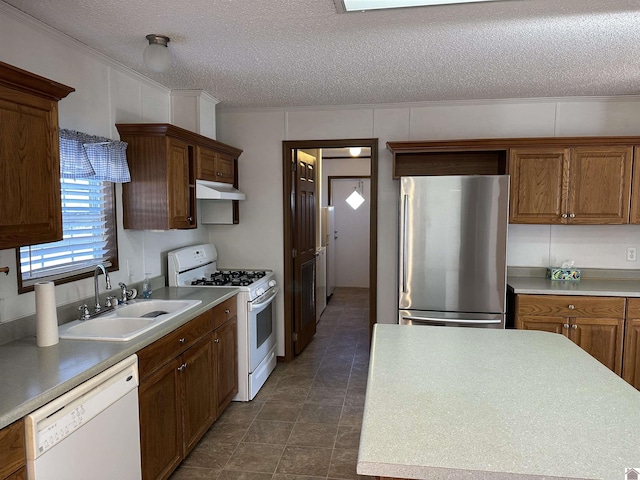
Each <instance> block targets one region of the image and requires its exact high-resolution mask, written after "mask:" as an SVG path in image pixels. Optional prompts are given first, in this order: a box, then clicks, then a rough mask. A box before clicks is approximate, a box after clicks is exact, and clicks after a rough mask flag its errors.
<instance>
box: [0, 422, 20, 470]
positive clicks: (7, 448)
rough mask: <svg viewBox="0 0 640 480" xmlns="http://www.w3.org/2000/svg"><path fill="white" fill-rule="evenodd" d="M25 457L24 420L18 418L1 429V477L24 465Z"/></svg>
mask: <svg viewBox="0 0 640 480" xmlns="http://www.w3.org/2000/svg"><path fill="white" fill-rule="evenodd" d="M25 459H26V456H25V449H24V421H22V420H17V421H16V422H13V423H12V424H11V425H8V426H6V427H5V428H3V429H2V430H0V478H5V477H7V476H8V475H10V474H11V473H12V472H14V471H15V470H17V469H18V468H20V466H22V465H24V464H25V461H26V460H25ZM10 478H11V477H10Z"/></svg>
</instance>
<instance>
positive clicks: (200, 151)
mask: <svg viewBox="0 0 640 480" xmlns="http://www.w3.org/2000/svg"><path fill="white" fill-rule="evenodd" d="M217 157H218V154H217V153H216V152H215V151H213V150H211V149H209V148H204V147H196V165H197V167H196V171H197V175H196V178H198V179H200V180H209V181H211V182H216V181H219V180H218V179H217V178H216V159H217Z"/></svg>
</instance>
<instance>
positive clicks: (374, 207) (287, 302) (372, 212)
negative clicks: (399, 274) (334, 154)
mask: <svg viewBox="0 0 640 480" xmlns="http://www.w3.org/2000/svg"><path fill="white" fill-rule="evenodd" d="M346 147H366V148H370V149H371V155H370V158H369V165H370V177H371V204H370V205H369V337H370V338H371V332H372V330H373V325H374V324H375V323H376V318H377V289H378V139H377V138H359V139H340V140H284V141H283V142H282V179H283V189H282V190H283V192H282V198H283V220H284V222H283V236H284V242H283V243H284V288H283V290H284V356H283V357H281V359H282V360H284V361H285V362H290V361H291V360H293V358H294V353H293V352H294V345H293V326H294V325H293V309H294V303H293V300H294V296H293V288H294V285H293V271H294V268H293V256H292V249H293V212H294V209H293V202H294V201H295V197H292V194H293V193H294V192H293V187H292V183H291V182H292V178H293V176H292V174H291V173H292V172H291V163H292V161H293V158H292V155H291V152H292V150H294V149H301V150H305V149H316V148H320V149H323V148H346Z"/></svg>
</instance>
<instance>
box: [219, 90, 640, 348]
mask: <svg viewBox="0 0 640 480" xmlns="http://www.w3.org/2000/svg"><path fill="white" fill-rule="evenodd" d="M580 135H640V97H635V96H634V97H619V98H566V99H523V100H509V101H475V102H449V103H423V104H406V105H378V106H367V107H358V106H354V107H340V108H338V107H336V108H323V107H315V108H290V109H262V110H253V111H252V110H244V109H242V110H231V109H229V110H220V109H219V110H218V139H219V140H220V141H222V142H228V143H231V144H233V145H236V146H237V147H239V148H242V149H243V150H244V153H243V155H242V157H240V161H239V164H240V177H239V178H240V187H241V189H242V190H243V191H246V193H247V196H248V198H249V199H250V200H248V201H247V202H245V203H244V204H242V206H241V208H242V212H245V213H243V215H241V225H240V229H241V231H242V237H243V238H247V239H254V241H255V239H260V247H259V252H260V254H264V260H263V261H264V262H265V263H267V264H268V265H267V266H268V267H270V268H273V269H275V270H276V272H277V277H278V281H279V282H280V283H281V284H282V272H283V267H282V265H283V262H282V258H283V257H282V255H283V252H282V249H283V240H282V209H283V207H282V175H281V173H282V141H283V140H309V139H316V140H320V139H348V138H378V139H379V156H378V160H379V163H378V174H379V180H378V181H379V185H378V289H377V296H378V321H379V322H383V323H391V322H394V321H395V318H396V314H395V305H396V279H395V277H396V275H395V272H397V265H396V263H397V262H396V260H395V259H396V257H397V233H396V231H397V196H398V182H397V181H396V180H392V178H391V153H390V152H389V150H387V148H386V142H388V141H411V140H452V139H458V138H460V139H462V138H492V137H543V136H550V137H553V136H580ZM258 212H260V213H258ZM237 234H238V231H237V230H234V231H230V230H226V231H224V230H219V231H217V232H212V235H211V239H212V240H213V241H215V242H216V244H217V245H219V246H220V249H221V251H223V252H224V258H226V259H227V260H228V261H229V262H231V263H240V262H242V263H244V260H246V263H247V264H252V263H256V262H258V261H259V260H260V254H253V253H250V254H249V255H247V254H245V252H244V250H243V248H242V247H243V246H248V244H249V243H251V242H250V241H249V240H246V241H238V236H237ZM639 244H640V226H635V225H626V226H611V227H608V226H593V227H589V226H581V227H577V226H576V227H573V226H571V227H569V226H564V227H563V226H555V227H550V226H544V225H543V226H528V225H512V226H511V227H510V228H509V251H508V264H509V265H520V266H524V265H527V266H548V265H549V264H553V265H556V264H558V263H561V262H562V261H563V260H564V259H566V258H570V259H572V260H574V261H575V264H576V265H577V266H580V267H600V268H619V269H628V268H633V269H636V268H639V267H638V264H637V263H636V262H626V261H625V247H626V246H627V245H639ZM283 318H284V317H283V315H282V312H280V313H279V315H278V319H279V322H280V327H279V328H280V331H279V333H280V339H281V343H280V345H281V346H282V345H283V341H282V339H283V338H284V337H283V332H282V325H283V321H284V320H283ZM283 353H284V351H283V349H281V350H280V351H279V352H278V354H280V355H282V354H283Z"/></svg>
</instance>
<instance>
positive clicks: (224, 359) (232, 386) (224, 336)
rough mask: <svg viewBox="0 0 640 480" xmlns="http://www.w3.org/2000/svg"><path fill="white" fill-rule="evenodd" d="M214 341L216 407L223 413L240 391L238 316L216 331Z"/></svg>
mask: <svg viewBox="0 0 640 480" xmlns="http://www.w3.org/2000/svg"><path fill="white" fill-rule="evenodd" d="M234 301H235V300H234ZM213 341H214V344H215V358H216V361H215V364H216V374H217V382H216V386H217V387H218V388H217V392H216V409H217V411H218V412H220V413H222V412H223V411H224V409H225V408H227V406H228V405H229V403H231V400H232V399H233V397H235V396H236V393H238V348H237V345H238V320H237V317H236V316H234V317H233V318H232V319H231V320H229V321H228V322H227V323H225V324H224V325H222V326H221V327H220V328H218V329H217V330H216V331H215V332H214V339H213ZM220 413H218V415H220Z"/></svg>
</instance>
